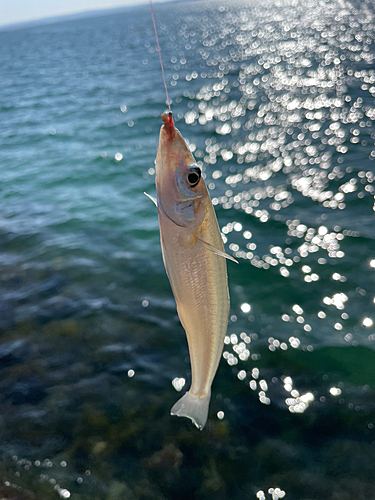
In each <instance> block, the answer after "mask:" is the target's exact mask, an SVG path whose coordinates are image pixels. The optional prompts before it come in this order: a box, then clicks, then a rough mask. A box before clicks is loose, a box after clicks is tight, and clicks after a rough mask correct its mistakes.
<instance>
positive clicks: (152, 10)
mask: <svg viewBox="0 0 375 500" xmlns="http://www.w3.org/2000/svg"><path fill="white" fill-rule="evenodd" d="M150 7H151V16H152V22H153V24H154V30H155V38H156V45H157V47H158V52H159V59H160V67H161V72H162V75H163V82H164V88H165V93H166V95H167V104H168V108H169V112H170V113H172V110H171V102H170V100H169V95H168V89H167V82H166V81H165V74H164V66H163V61H162V59H161V50H160V45H159V37H158V32H157V29H156V23H155V16H154V9H153V7H152V1H151V0H150Z"/></svg>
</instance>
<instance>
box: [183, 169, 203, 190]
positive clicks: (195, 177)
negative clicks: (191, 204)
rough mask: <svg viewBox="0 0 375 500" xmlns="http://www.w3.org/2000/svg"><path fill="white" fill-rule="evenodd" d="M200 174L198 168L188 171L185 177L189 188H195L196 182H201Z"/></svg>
mask: <svg viewBox="0 0 375 500" xmlns="http://www.w3.org/2000/svg"><path fill="white" fill-rule="evenodd" d="M201 177H202V173H201V169H200V168H199V167H192V168H190V169H189V173H188V176H187V180H188V183H189V184H190V187H195V186H196V185H197V184H198V182H199V181H200V180H201Z"/></svg>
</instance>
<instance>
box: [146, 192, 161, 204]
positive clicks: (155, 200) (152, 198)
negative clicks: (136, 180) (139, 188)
mask: <svg viewBox="0 0 375 500" xmlns="http://www.w3.org/2000/svg"><path fill="white" fill-rule="evenodd" d="M143 194H145V195H146V196H147V198H150V200H151V201H153V202H154V203H155V205H156V206H158V200H157V199H156V198H154V197H153V196H151V195H150V194H147V193H145V192H143Z"/></svg>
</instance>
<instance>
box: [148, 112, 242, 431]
mask: <svg viewBox="0 0 375 500" xmlns="http://www.w3.org/2000/svg"><path fill="white" fill-rule="evenodd" d="M162 120H163V122H164V125H162V127H161V130H160V138H159V147H158V152H157V156H156V174H155V182H156V191H157V200H153V201H154V202H155V203H156V204H157V207H158V216H159V228H160V241H161V249H162V255H163V261H164V265H165V269H166V272H167V275H168V278H169V281H170V284H171V287H172V291H173V294H174V297H175V300H176V304H177V313H178V316H179V318H180V321H181V324H182V326H183V327H184V329H185V332H186V336H187V341H188V346H189V354H190V363H191V374H192V382H191V387H190V389H189V391H188V392H187V393H186V394H185V395H184V396H183V397H182V398H181V399H179V400H178V401H177V403H176V404H175V405H174V406H173V408H172V410H171V414H172V415H178V416H180V417H188V418H190V419H191V420H192V421H193V423H194V424H195V425H196V426H197V427H198V428H199V429H203V427H204V425H205V423H206V421H207V414H208V407H209V402H210V397H211V384H212V381H213V379H214V376H215V373H216V371H217V367H218V364H219V361H220V358H221V354H222V350H223V345H224V337H225V334H226V331H227V323H228V314H229V293H228V279H227V269H226V260H225V259H226V258H228V259H231V260H233V261H234V262H237V261H236V260H235V259H234V258H233V257H231V256H230V255H227V254H226V253H225V252H224V245H223V241H222V238H221V234H220V230H219V226H218V223H217V219H216V215H215V211H214V208H213V206H212V203H211V200H210V197H209V195H208V192H207V188H206V185H205V183H204V180H203V178H202V175H201V171H200V168H199V167H198V166H197V164H196V162H195V159H194V157H193V155H192V154H191V152H190V150H189V148H188V147H187V145H186V143H185V141H184V139H183V137H182V135H181V133H180V132H179V131H178V130H177V128H176V127H175V126H174V123H173V119H172V113H164V114H163V115H162ZM150 198H151V197H150Z"/></svg>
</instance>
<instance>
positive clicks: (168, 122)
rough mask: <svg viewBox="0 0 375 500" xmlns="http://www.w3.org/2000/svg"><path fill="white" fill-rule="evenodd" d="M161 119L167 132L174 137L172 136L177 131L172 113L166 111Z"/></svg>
mask: <svg viewBox="0 0 375 500" xmlns="http://www.w3.org/2000/svg"><path fill="white" fill-rule="evenodd" d="M161 119H162V120H163V122H164V127H165V129H166V131H167V132H168V133H169V135H171V136H172V134H173V133H174V131H175V127H174V121H173V116H172V111H169V112H168V111H165V112H164V113H163V114H162V115H161Z"/></svg>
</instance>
